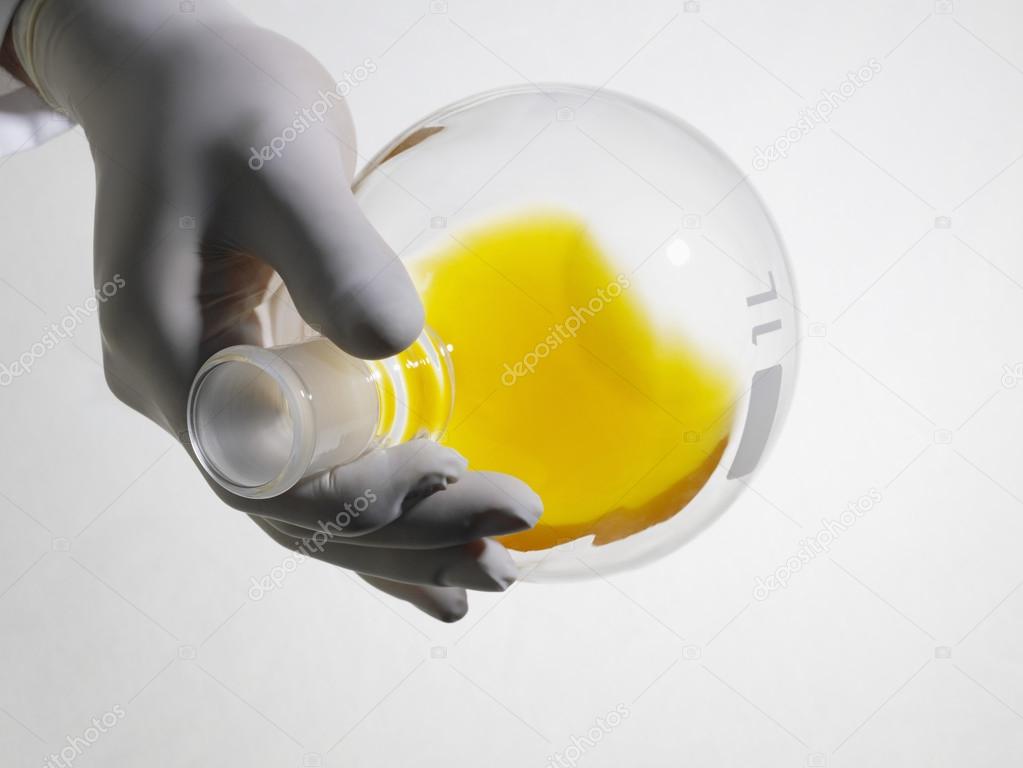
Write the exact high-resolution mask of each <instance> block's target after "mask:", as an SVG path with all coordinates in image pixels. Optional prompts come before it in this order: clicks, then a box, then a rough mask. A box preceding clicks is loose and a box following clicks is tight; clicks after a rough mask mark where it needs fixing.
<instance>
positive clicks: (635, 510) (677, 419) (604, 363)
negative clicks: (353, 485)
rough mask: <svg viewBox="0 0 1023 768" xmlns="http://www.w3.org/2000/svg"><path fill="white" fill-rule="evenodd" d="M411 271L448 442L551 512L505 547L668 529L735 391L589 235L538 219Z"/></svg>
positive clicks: (568, 222)
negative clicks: (448, 380)
mask: <svg viewBox="0 0 1023 768" xmlns="http://www.w3.org/2000/svg"><path fill="white" fill-rule="evenodd" d="M412 272H413V276H414V278H415V280H416V283H417V285H418V287H419V289H420V291H421V293H422V295H423V300H424V303H425V305H426V321H427V323H428V324H429V325H430V326H431V327H432V328H433V330H434V331H436V332H437V334H438V335H439V336H440V338H441V339H442V340H443V341H444V342H445V343H447V344H448V345H449V348H450V349H451V358H452V360H453V363H454V371H455V376H454V378H455V405H454V411H453V413H452V416H451V420H450V422H449V425H448V429H447V432H446V433H445V435H444V437H443V438H442V442H443V443H444V444H446V445H449V446H451V447H452V448H455V449H456V450H458V451H459V452H461V453H462V454H463V455H464V456H465V457H466V458H467V459H468V460H469V463H470V466H471V467H472V468H473V469H486V470H494V471H499V472H506V473H509V474H512V475H515V476H517V477H519V478H521V479H522V480H524V481H525V482H527V483H528V484H529V485H530V486H531V487H532V488H533V490H535V491H536V492H537V493H538V494H540V496H541V498H542V499H543V501H544V514H543V517H542V518H541V519H540V522H539V523H538V524H537V526H536V527H535V528H533V529H532V530H529V531H524V532H522V533H516V534H512V535H509V536H504V537H501V538H500V540H501V542H502V543H503V544H505V545H506V546H508V547H510V548H512V549H517V550H541V549H546V548H549V547H552V546H554V545H556V544H559V543H563V542H565V541H568V540H572V539H577V538H580V537H583V536H589V535H592V536H593V537H594V540H593V543H594V544H596V545H600V544H606V543H608V542H612V541H617V540H619V539H622V538H625V537H627V536H629V535H631V534H633V533H636V532H638V531H642V530H644V529H646V528H648V527H650V526H652V525H656V524H657V523H660V522H662V521H664V520H667V519H668V518H670V517H672V516H673V515H675V514H676V513H678V512H679V511H680V510H681V509H682V508H683V507H684V506H685V505H686V504H688V503H689V502H690V501H691V500H692V499H693V497H694V496H695V495H696V493H697V492H698V491H699V490H700V488H702V487H703V485H704V484H705V483H706V481H707V479H708V478H709V477H710V475H711V473H712V472H713V470H714V468H715V467H716V466H717V464H718V462H719V460H720V458H721V454H722V452H723V450H724V448H725V445H726V443H727V441H728V431H729V429H730V426H731V411H730V407H731V403H732V400H733V398H734V395H735V387H734V385H733V383H732V382H731V381H730V380H729V378H728V377H727V376H726V375H725V374H724V373H723V372H722V371H721V370H720V369H718V368H716V367H714V366H712V365H711V364H710V362H709V361H707V360H705V359H703V358H702V357H701V355H700V354H699V353H698V352H697V351H696V350H695V349H694V348H693V347H692V346H691V345H689V344H688V343H687V342H686V341H685V339H683V338H680V337H679V336H678V335H677V334H669V333H667V332H665V331H664V330H663V329H658V328H657V327H655V325H654V323H653V322H652V321H651V318H649V317H648V316H647V313H646V312H645V311H644V310H643V308H642V307H641V306H640V303H639V301H638V299H637V297H636V296H635V295H633V294H634V290H632V289H630V287H629V286H630V281H629V279H628V276H627V275H618V274H616V273H615V272H614V271H613V270H612V268H611V266H610V264H609V263H608V260H607V258H606V257H605V256H604V255H603V254H602V253H601V251H600V249H599V247H598V245H597V243H596V242H594V240H593V239H592V238H591V236H590V235H589V233H588V232H587V229H586V227H585V225H584V224H582V223H581V222H579V221H577V220H576V219H574V218H571V217H568V216H561V215H551V214H542V215H531V216H523V217H521V218H518V219H514V220H510V221H504V222H501V223H499V224H495V225H491V226H489V227H487V228H483V229H480V230H478V231H476V232H473V233H469V234H461V233H459V234H458V235H457V240H455V239H453V240H452V244H451V247H450V248H448V249H446V250H444V251H443V252H440V253H437V254H435V255H433V256H432V257H430V258H427V259H424V260H421V261H419V262H417V263H416V264H414V265H413V266H412Z"/></svg>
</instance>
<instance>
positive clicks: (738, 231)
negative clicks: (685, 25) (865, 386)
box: [193, 85, 798, 581]
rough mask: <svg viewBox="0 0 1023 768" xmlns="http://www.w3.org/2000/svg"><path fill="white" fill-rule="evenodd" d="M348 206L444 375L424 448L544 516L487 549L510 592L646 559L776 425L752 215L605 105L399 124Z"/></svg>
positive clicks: (768, 246)
mask: <svg viewBox="0 0 1023 768" xmlns="http://www.w3.org/2000/svg"><path fill="white" fill-rule="evenodd" d="M353 189H354V192H355V195H356V199H357V201H358V203H359V205H360V207H361V209H362V210H363V212H364V213H365V215H366V216H367V217H368V219H369V220H370V222H371V223H372V224H373V225H374V226H375V227H376V229H377V230H378V231H379V232H380V234H381V236H382V237H383V238H384V240H385V241H386V242H387V243H388V244H389V245H390V246H391V247H392V248H393V249H394V250H395V251H396V252H397V253H398V254H399V255H400V257H401V258H402V260H403V261H404V263H405V265H406V267H407V268H408V269H409V271H410V273H411V274H412V276H413V279H414V280H415V281H416V284H417V287H418V288H419V290H420V293H421V295H422V296H423V301H424V304H425V306H426V313H427V324H428V326H429V328H430V329H431V332H432V333H433V334H434V336H433V337H432V338H433V339H434V342H435V344H436V348H437V349H440V350H441V351H442V353H443V355H444V357H445V365H448V366H450V368H449V369H448V374H449V375H450V378H451V381H452V383H453V391H454V397H453V400H452V401H451V403H450V412H449V413H448V418H447V420H446V426H444V427H442V428H441V429H442V433H439V434H438V433H436V431H435V433H434V436H436V437H439V439H440V440H441V442H443V443H445V444H448V445H451V446H452V447H454V448H456V449H458V450H459V451H460V452H461V453H463V455H465V456H466V458H467V459H468V460H469V464H470V468H472V469H487V470H495V471H501V472H508V473H510V474H515V475H517V476H519V477H521V478H522V479H523V480H525V481H526V482H527V483H529V484H530V485H531V486H532V487H533V488H534V490H536V491H537V492H538V493H539V494H540V495H541V497H542V498H543V499H544V504H545V511H544V516H543V517H542V518H541V520H540V522H539V524H538V525H537V526H536V528H535V529H534V530H533V531H529V532H524V533H522V534H515V535H513V536H509V537H502V538H501V539H500V540H501V541H502V543H504V544H505V545H506V546H508V548H509V549H510V550H511V551H512V553H513V555H514V557H515V558H516V561H517V562H518V564H519V565H520V568H521V570H522V574H523V578H524V579H526V580H533V581H554V580H560V579H574V578H587V577H593V576H595V575H597V574H606V573H609V572H612V571H614V570H618V569H621V568H626V567H629V566H633V565H638V564H641V563H643V562H647V561H649V560H651V559H653V558H656V557H659V556H662V555H664V554H666V553H668V552H671V551H673V550H675V549H676V548H678V547H679V546H681V545H682V544H684V543H685V542H686V541H687V540H689V539H690V538H692V537H693V536H694V535H696V534H697V533H698V532H699V531H700V530H702V529H703V528H704V527H706V526H707V525H708V524H709V523H710V522H711V521H712V520H714V519H715V518H716V517H717V516H719V515H720V514H721V513H722V512H723V511H724V510H725V509H726V508H727V507H728V506H729V504H730V503H731V502H732V501H733V500H734V499H735V497H736V496H737V494H738V493H739V492H740V491H741V489H742V488H743V486H744V483H745V482H746V481H747V480H748V478H749V476H750V475H751V474H752V473H753V472H754V470H755V469H756V468H757V466H758V465H759V464H760V463H761V461H762V460H763V457H764V455H765V453H766V451H767V450H768V448H769V447H770V444H771V443H772V441H773V439H774V436H775V435H776V433H777V431H778V427H779V425H780V424H781V422H782V420H783V417H784V413H785V411H786V408H787V404H788V401H789V399H790V397H791V393H792V389H793V381H794V374H795V370H796V354H797V352H796V350H797V338H798V325H797V321H798V318H797V311H796V309H795V304H794V294H793V285H792V281H791V276H790V273H789V269H788V265H787V263H786V258H785V253H784V248H783V245H782V242H781V239H780V237H779V235H778V232H777V230H776V227H775V226H774V223H773V221H772V219H771V217H770V215H769V213H768V211H767V210H766V208H765V207H764V205H763V203H762V201H761V199H760V198H759V196H758V195H757V193H756V192H755V190H754V189H753V187H752V186H751V183H750V180H749V177H748V174H746V173H744V172H743V171H742V170H741V169H739V168H738V167H737V166H736V165H735V164H734V163H732V162H731V161H730V160H729V159H728V158H727V157H726V156H725V155H724V154H723V153H722V152H721V151H720V150H719V149H718V148H717V147H716V146H715V145H714V144H713V143H711V142H710V141H709V140H708V139H707V138H706V137H704V136H703V135H702V134H700V133H699V132H698V131H696V130H695V129H694V128H692V127H691V126H689V125H688V124H686V123H685V122H683V121H681V120H679V119H678V118H676V117H674V116H672V115H669V114H667V113H665V112H663V111H661V110H658V109H656V108H654V107H651V106H649V105H646V104H643V103H641V102H638V101H636V100H634V99H631V98H629V97H626V96H622V95H619V94H615V93H610V92H607V91H604V90H602V89H598V90H591V89H587V88H581V87H574V86H562V85H542V86H536V87H520V88H511V89H503V90H499V91H492V92H488V93H484V94H481V95H479V96H475V97H472V98H470V99H466V100H464V101H462V102H459V103H456V104H454V105H451V106H449V107H446V108H445V109H442V110H440V111H438V112H436V113H434V114H433V115H430V116H428V117H427V118H425V119H424V120H422V121H420V122H419V123H417V124H416V125H414V126H412V127H411V128H409V129H408V130H407V131H405V132H404V133H402V134H401V135H400V136H398V137H397V138H396V139H395V140H394V141H392V142H391V143H390V144H389V145H388V146H386V147H385V148H384V149H383V150H382V151H381V152H380V153H378V154H377V156H376V157H375V158H373V159H372V160H371V161H370V162H369V163H368V165H367V166H366V167H365V169H364V170H363V171H362V172H361V173H360V174H359V176H358V178H357V179H356V182H355V184H354V187H353ZM281 290H282V291H283V289H281ZM424 402H425V401H424ZM408 405H410V410H411V411H413V412H418V410H419V407H418V406H417V405H416V404H415V403H409V404H408ZM193 442H194V436H193ZM286 442H287V441H286V440H283V439H282V440H281V445H284V444H285V443H286ZM377 444H379V443H377ZM373 445H374V444H373V443H372V442H371V443H369V444H367V446H363V448H362V449H361V450H367V449H371V448H372V447H373ZM278 450H283V449H280V448H279V449H278ZM276 461H277V463H276V464H274V466H277V465H279V463H280V458H279V457H278V459H277V460H276ZM270 469H271V468H266V467H264V468H263V469H262V471H263V474H264V475H265V474H267V473H268V472H269V471H270Z"/></svg>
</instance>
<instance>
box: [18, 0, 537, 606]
mask: <svg viewBox="0 0 1023 768" xmlns="http://www.w3.org/2000/svg"><path fill="white" fill-rule="evenodd" d="M184 7H185V8H187V6H184ZM13 30H14V43H15V52H16V55H17V59H18V62H20V64H21V66H22V67H23V68H24V74H25V75H27V79H28V80H29V81H30V82H31V83H32V84H33V85H34V86H35V87H36V88H37V89H38V90H39V91H40V93H41V94H42V95H43V97H44V98H45V99H46V100H47V101H48V102H50V103H51V104H53V105H54V106H56V107H58V108H60V109H61V110H62V111H64V112H66V113H67V114H68V115H69V116H71V117H72V118H73V119H74V120H76V121H77V122H79V123H80V124H81V126H82V128H83V129H84V131H85V134H86V136H87V137H88V140H89V145H90V147H91V149H92V154H93V158H94V161H95V165H96V181H97V197H96V223H95V243H94V247H95V270H94V272H95V275H94V277H95V281H96V284H97V285H101V284H103V283H106V282H107V281H113V280H114V278H115V276H117V278H118V280H119V281H123V286H124V287H123V288H121V289H120V290H119V291H118V292H117V294H116V295H115V296H114V297H112V298H111V299H109V300H107V301H106V302H104V303H103V304H102V305H101V312H100V324H101V328H102V334H103V360H104V368H105V371H106V377H107V381H108V383H109V385H110V388H111V389H112V390H113V392H114V394H115V395H117V397H118V398H120V399H121V400H122V401H124V402H125V403H127V404H128V405H130V406H131V407H132V408H134V409H136V410H138V411H140V412H141V413H143V414H144V415H146V416H148V417H149V418H150V419H152V420H153V421H155V422H157V423H158V424H160V425H161V426H162V427H164V428H165V429H167V430H168V431H170V432H171V433H172V434H174V435H175V436H177V437H178V438H179V439H180V440H181V442H182V443H183V444H184V445H185V447H186V449H188V439H187V432H186V424H185V404H186V400H187V395H188V390H189V386H190V384H191V382H192V378H193V376H194V375H195V373H196V371H197V370H198V368H199V366H200V365H201V364H202V363H203V361H205V360H206V358H207V357H209V356H210V355H211V354H212V353H213V352H215V351H217V350H219V349H221V348H223V347H226V346H229V345H233V344H259V343H261V341H262V337H263V329H262V327H261V320H260V318H259V317H258V316H257V313H256V312H255V310H256V308H257V306H258V305H259V304H260V302H261V301H263V299H264V298H265V294H266V287H267V285H268V282H269V280H270V278H271V277H272V276H273V272H274V271H276V272H277V273H279V274H280V275H281V277H282V278H283V279H284V281H285V284H286V285H287V287H288V290H289V291H290V293H291V295H292V296H293V298H294V300H295V303H296V305H297V307H298V309H299V311H300V312H301V314H302V316H303V317H304V319H305V320H306V322H308V323H309V324H310V325H312V326H314V327H317V328H319V329H320V330H321V331H322V333H323V334H324V335H325V336H327V337H328V338H329V339H330V340H331V341H333V342H334V343H335V344H337V345H338V346H339V347H341V348H343V349H344V350H346V351H348V352H349V353H351V354H353V355H356V356H358V357H364V358H379V357H385V356H388V355H391V354H394V353H396V352H398V351H400V350H401V349H403V348H404V347H406V346H407V345H408V344H410V343H411V342H412V341H413V340H414V339H415V338H416V336H417V335H418V334H419V332H420V330H421V328H422V325H423V309H422V305H421V303H420V301H419V298H418V296H417V294H416V291H415V289H414V287H413V285H412V282H411V280H410V279H409V277H408V275H407V273H406V272H405V269H404V267H403V266H402V264H401V262H400V261H399V260H398V258H397V257H396V256H395V254H394V253H393V252H392V251H391V250H390V249H389V248H388V247H387V245H386V244H385V243H384V242H383V241H382V240H381V238H380V237H379V235H378V234H377V233H376V232H375V231H374V230H373V228H372V227H371V226H370V225H369V223H368V222H367V221H366V220H365V219H364V218H363V216H362V215H361V213H360V211H359V209H358V207H357V205H356V203H355V200H354V199H353V197H352V194H351V190H350V182H351V178H352V175H353V169H354V165H355V150H354V131H353V127H352V122H351V118H350V115H349V113H348V110H347V107H346V106H345V104H344V101H343V99H341V98H338V99H336V100H332V101H331V103H332V105H333V106H332V109H331V110H330V112H329V113H328V114H327V115H326V116H325V119H324V120H323V122H322V123H321V122H315V123H313V124H312V125H311V127H310V128H308V129H307V130H304V131H303V132H302V133H300V134H297V135H296V137H295V139H294V140H293V141H291V142H290V143H289V144H287V145H286V146H285V147H284V148H283V150H282V151H281V153H280V156H275V157H273V158H272V159H267V160H266V161H265V162H264V163H262V165H261V166H260V164H259V163H256V162H252V163H251V164H250V160H252V148H253V147H257V148H259V147H264V146H267V145H270V144H271V142H272V140H273V139H274V138H275V137H278V136H281V135H282V134H283V132H284V130H285V129H286V128H288V127H293V126H294V125H295V123H296V120H297V119H298V116H299V115H301V114H302V110H303V109H308V108H309V107H310V105H312V104H314V103H315V102H316V101H317V100H319V99H321V95H320V94H321V92H323V93H326V92H331V91H335V93H336V89H337V83H336V82H335V81H334V80H333V79H332V78H331V77H330V76H329V74H328V73H327V72H326V71H325V70H324V69H323V67H322V66H321V65H320V64H319V63H318V62H317V61H316V60H315V59H314V58H313V57H312V56H311V55H310V54H309V53H308V52H306V51H305V50H304V49H302V48H301V47H299V46H298V45H296V44H295V43H293V42H291V41H290V40H287V39H285V38H283V37H281V36H280V35H277V34H275V33H274V32H271V31H269V30H266V29H261V28H259V27H257V26H255V25H253V24H252V23H251V22H249V21H248V20H247V19H246V18H245V17H244V16H242V15H241V14H240V13H238V12H237V11H236V10H235V9H233V8H232V7H231V6H229V5H228V4H226V3H223V2H219V1H218V0H201V2H199V3H197V4H196V7H195V10H194V12H190V13H183V12H182V10H181V8H179V3H178V2H177V1H176V0H175V1H174V2H167V0H77V1H76V0H24V2H23V4H22V7H21V8H20V10H19V12H18V15H17V17H16V20H15V23H14V25H13ZM278 144H279V143H278ZM257 166H258V170H254V167H257ZM118 284H120V282H118ZM190 452H191V451H190ZM210 484H211V486H212V487H213V488H214V490H216V491H217V492H218V494H219V495H220V496H221V498H222V499H223V500H224V501H225V502H226V503H228V504H230V505H231V506H233V507H236V508H238V509H241V510H243V511H244V512H246V513H248V514H249V515H251V516H252V517H253V519H254V520H255V521H256V522H257V523H259V524H260V525H261V526H262V527H263V528H264V530H266V531H267V533H269V534H270V535H271V536H272V537H274V538H275V539H276V540H277V541H279V542H281V543H282V544H285V545H286V546H300V544H301V543H302V540H303V539H306V538H308V537H309V536H310V535H311V534H310V532H311V531H312V530H315V529H317V527H318V524H319V523H321V522H323V523H326V522H329V521H331V520H333V519H335V517H336V515H337V513H338V512H339V511H340V510H341V509H342V508H343V505H344V503H345V502H349V503H350V502H351V501H352V500H353V499H355V498H357V497H359V496H361V495H363V494H364V493H365V491H366V490H367V489H372V491H373V493H374V495H375V496H376V497H377V501H376V502H374V503H373V504H372V505H371V506H370V507H369V509H368V510H367V511H366V512H365V513H364V514H362V515H360V516H358V517H357V518H355V519H353V520H352V521H351V524H350V525H348V526H346V527H345V528H344V530H343V531H342V532H341V533H340V534H337V535H335V536H334V538H333V540H332V541H330V542H329V544H327V545H326V546H324V547H323V551H322V552H319V553H316V554H314V556H316V557H320V558H321V559H323V560H326V561H328V562H331V563H334V564H336V565H339V566H341V567H344V568H351V569H353V570H355V571H357V572H358V573H360V574H361V575H363V576H364V578H366V579H367V580H368V581H370V582H371V583H372V584H374V585H375V586H377V587H379V588H380V589H383V590H384V591H386V592H389V593H391V594H393V595H395V596H397V597H400V598H402V599H405V600H409V601H410V602H412V603H414V604H416V605H418V606H419V607H420V608H422V609H423V610H425V611H427V612H429V613H430V614H432V615H434V616H436V617H438V618H441V619H444V620H455V619H457V618H460V617H461V616H462V615H464V613H465V611H466V598H465V592H464V588H469V589H480V590H501V589H505V588H506V587H507V586H508V585H509V584H510V583H511V582H512V581H513V580H514V578H515V576H516V571H515V568H514V566H513V564H512V562H511V559H510V557H509V556H508V553H507V552H506V551H505V550H504V549H503V548H502V547H501V546H500V545H499V544H497V543H496V542H493V541H490V540H488V539H486V538H485V537H487V536H493V535H497V534H502V533H509V532H513V531H517V530H522V529H524V528H527V527H530V526H532V525H533V524H534V523H535V522H536V520H537V519H538V518H539V515H540V512H541V503H540V500H539V498H538V497H537V496H536V495H535V494H534V493H532V491H530V490H529V489H528V488H527V487H526V486H525V485H524V484H522V483H521V482H519V481H518V480H515V479H513V478H510V477H506V476H503V475H495V474H491V473H474V472H467V471H466V466H465V461H464V460H463V459H462V457H460V456H459V455H458V454H457V453H455V452H454V451H451V450H450V449H447V448H444V447H441V446H439V445H437V444H436V443H431V442H429V441H425V440H419V441H413V442H411V443H408V444H405V445H401V446H398V447H395V448H391V449H388V450H385V451H379V452H376V453H371V454H369V455H367V456H366V457H364V458H362V459H360V460H358V461H356V462H354V463H352V464H349V465H347V466H344V467H339V468H335V469H333V470H330V471H326V472H324V473H322V474H320V475H318V476H315V477H312V478H308V479H306V480H304V481H303V482H301V483H300V484H299V485H298V486H296V487H295V488H294V489H292V490H291V491H289V492H288V493H286V494H284V495H282V496H279V497H277V498H274V499H269V500H258V501H257V500H249V499H243V498H240V497H236V496H233V495H231V494H229V493H228V492H226V491H223V490H222V489H220V488H219V486H217V484H216V483H214V482H212V481H210Z"/></svg>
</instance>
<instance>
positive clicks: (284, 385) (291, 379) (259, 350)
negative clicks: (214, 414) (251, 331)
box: [187, 344, 316, 499]
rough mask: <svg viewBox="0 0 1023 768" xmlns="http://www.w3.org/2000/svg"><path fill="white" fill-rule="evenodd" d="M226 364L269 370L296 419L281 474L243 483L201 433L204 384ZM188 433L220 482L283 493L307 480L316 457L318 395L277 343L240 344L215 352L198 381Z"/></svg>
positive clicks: (260, 495)
mask: <svg viewBox="0 0 1023 768" xmlns="http://www.w3.org/2000/svg"><path fill="white" fill-rule="evenodd" d="M225 365H232V366H238V365H245V366H251V367H253V368H255V369H257V370H258V371H259V372H261V373H263V374H266V375H267V376H269V377H270V378H271V379H272V380H273V381H274V383H275V384H276V385H277V387H278V389H279V390H280V392H281V394H282V396H283V397H284V400H285V403H286V405H287V408H288V412H289V414H290V415H291V420H292V436H291V449H290V452H289V456H288V460H287V462H286V463H285V464H284V466H283V467H282V468H281V470H280V472H278V473H277V475H276V476H275V477H273V478H272V479H270V480H268V481H267V482H265V483H260V484H256V485H248V484H244V483H238V482H236V481H235V479H234V478H231V477H229V476H227V475H226V474H224V473H223V472H222V471H221V470H220V468H219V467H217V465H216V463H215V462H213V461H212V460H211V459H210V457H209V456H208V455H207V452H206V450H205V448H204V446H203V444H202V439H201V438H200V436H199V428H200V426H201V424H200V422H199V418H200V417H199V413H198V409H199V401H200V399H201V398H200V396H199V395H200V393H201V390H202V386H203V384H204V383H205V381H206V379H207V378H209V376H210V374H212V373H213V371H215V370H217V369H218V368H221V367H222V366H225ZM187 423H188V439H189V442H190V443H191V445H192V451H193V453H194V454H195V457H196V460H197V461H198V462H199V464H200V466H201V467H202V468H203V470H204V471H205V472H206V474H207V475H209V476H210V477H211V478H213V480H215V481H216V483H217V484H218V485H220V486H221V487H222V488H225V489H226V490H228V491H230V492H231V493H234V494H235V495H237V496H242V497H244V498H247V499H269V498H273V497H274V496H279V495H280V494H282V493H284V492H285V491H287V490H289V489H290V488H292V487H294V486H295V484H296V483H298V481H299V480H301V479H302V478H303V477H304V476H305V473H306V470H307V469H308V468H309V465H310V464H311V463H312V460H313V455H314V452H315V447H316V431H315V420H314V418H313V407H312V396H311V394H310V393H309V389H308V387H307V386H306V384H305V382H304V381H303V380H302V377H301V376H300V375H299V373H298V371H296V370H295V369H294V367H292V366H291V365H290V364H289V363H288V362H287V361H285V360H284V359H283V358H282V357H280V356H279V355H278V354H276V353H275V352H274V350H273V349H264V348H263V347H257V346H251V345H246V344H240V345H237V346H233V347H227V348H225V349H222V350H221V351H219V352H217V353H216V354H214V355H213V356H212V357H210V358H209V359H208V360H207V361H206V362H205V363H203V365H202V367H201V368H199V371H198V372H197V373H196V375H195V378H194V379H193V381H192V387H191V389H190V390H189V393H188V407H187Z"/></svg>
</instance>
